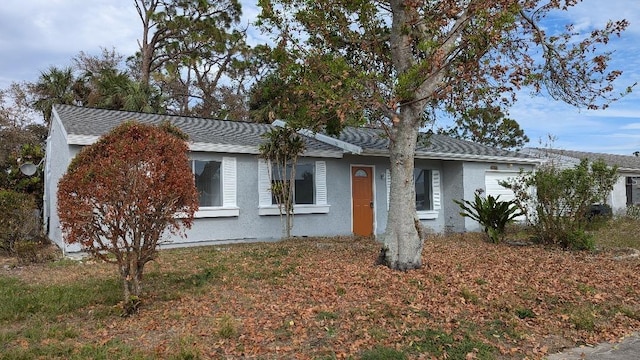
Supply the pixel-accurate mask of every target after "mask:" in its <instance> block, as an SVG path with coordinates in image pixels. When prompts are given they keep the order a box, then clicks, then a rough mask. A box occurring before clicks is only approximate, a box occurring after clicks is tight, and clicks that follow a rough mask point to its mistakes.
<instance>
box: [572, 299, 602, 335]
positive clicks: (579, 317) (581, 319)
mask: <svg viewBox="0 0 640 360" xmlns="http://www.w3.org/2000/svg"><path fill="white" fill-rule="evenodd" d="M568 315H569V321H571V323H572V324H573V326H575V328H576V329H577V330H586V331H594V330H595V329H596V314H595V309H594V308H593V306H590V305H580V306H575V307H571V308H569V309H568Z"/></svg>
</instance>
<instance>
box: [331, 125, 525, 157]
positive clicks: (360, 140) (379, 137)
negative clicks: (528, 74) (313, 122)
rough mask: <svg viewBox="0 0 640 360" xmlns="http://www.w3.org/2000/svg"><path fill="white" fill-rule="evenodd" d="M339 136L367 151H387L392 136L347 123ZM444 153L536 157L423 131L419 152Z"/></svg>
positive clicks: (472, 155)
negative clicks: (428, 133) (350, 125)
mask: <svg viewBox="0 0 640 360" xmlns="http://www.w3.org/2000/svg"><path fill="white" fill-rule="evenodd" d="M337 139H339V140H341V141H344V142H347V143H351V144H353V145H357V146H359V147H361V148H362V149H363V152H364V153H367V152H368V153H380V152H386V151H388V146H389V139H388V137H387V136H386V133H385V132H384V130H382V129H375V128H355V127H347V128H345V129H344V130H343V131H342V133H341V134H340V135H339V136H337ZM443 155H445V156H446V155H450V156H463V157H464V156H466V157H477V158H479V159H482V158H485V159H489V158H509V159H510V160H513V159H522V160H523V161H537V159H535V158H533V157H530V156H528V155H526V154H521V153H519V152H515V151H508V150H502V149H497V148H493V147H490V146H485V145H482V144H478V143H474V142H471V141H465V140H460V139H455V138H452V137H449V136H445V135H439V134H430V135H427V134H425V133H422V134H421V136H420V139H419V141H418V145H417V149H416V156H418V157H425V158H435V157H442V156H443Z"/></svg>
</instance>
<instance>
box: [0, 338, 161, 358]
mask: <svg viewBox="0 0 640 360" xmlns="http://www.w3.org/2000/svg"><path fill="white" fill-rule="evenodd" d="M15 359H69V360H83V359H95V360H110V359H132V360H145V359H150V357H147V356H145V355H144V354H142V353H141V352H139V351H138V350H136V349H134V348H133V347H131V346H128V345H125V344H123V343H121V342H119V341H115V340H112V341H109V342H107V343H106V344H101V345H97V344H84V345H77V344H73V343H66V342H56V343H48V344H46V345H42V344H39V343H34V344H31V345H30V346H29V347H28V348H22V347H19V346H15V347H9V346H5V347H4V348H3V351H2V352H1V353H0V360H15Z"/></svg>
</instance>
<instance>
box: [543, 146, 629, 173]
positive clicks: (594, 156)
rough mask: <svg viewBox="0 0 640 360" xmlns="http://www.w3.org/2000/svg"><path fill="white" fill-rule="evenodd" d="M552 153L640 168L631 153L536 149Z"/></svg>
mask: <svg viewBox="0 0 640 360" xmlns="http://www.w3.org/2000/svg"><path fill="white" fill-rule="evenodd" d="M538 150H541V151H546V152H549V153H552V154H557V155H563V156H568V157H572V158H575V159H578V160H582V159H589V161H595V160H599V159H602V160H603V161H604V162H605V163H606V164H607V165H609V166H618V167H619V168H622V169H631V170H640V157H638V156H632V155H616V154H602V153H593V152H586V151H573V150H559V149H538Z"/></svg>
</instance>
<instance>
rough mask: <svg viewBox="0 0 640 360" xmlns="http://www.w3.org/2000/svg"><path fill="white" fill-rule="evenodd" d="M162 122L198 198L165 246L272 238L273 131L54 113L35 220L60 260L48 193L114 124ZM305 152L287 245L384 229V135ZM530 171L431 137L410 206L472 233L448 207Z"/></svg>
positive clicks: (340, 139) (313, 146) (340, 140)
mask: <svg viewBox="0 0 640 360" xmlns="http://www.w3.org/2000/svg"><path fill="white" fill-rule="evenodd" d="M128 120H135V121H138V122H142V123H150V124H159V123H161V122H162V121H169V122H170V123H172V124H173V125H175V126H177V127H178V128H180V129H182V130H183V131H184V132H185V133H187V134H188V135H189V147H190V151H191V152H190V159H191V161H192V168H193V172H194V177H195V182H196V186H197V188H198V191H199V193H200V210H199V211H198V212H197V213H196V214H195V217H196V219H195V221H194V223H193V226H192V228H191V229H190V230H188V232H187V238H174V239H170V240H171V241H172V244H173V246H185V245H188V244H215V243H223V242H233V241H260V240H268V239H278V238H280V237H281V234H282V227H281V219H280V217H279V210H278V207H277V205H276V204H274V203H273V199H272V196H271V194H270V190H269V188H270V186H269V178H268V164H267V163H266V162H265V161H264V160H262V159H259V157H258V154H259V151H258V147H259V145H260V144H261V142H262V141H264V139H263V138H262V135H263V134H264V133H266V132H268V131H269V130H270V129H272V128H273V127H274V126H277V124H276V125H269V124H257V123H250V122H240V121H226V120H212V119H202V118H192V117H182V116H170V115H158V114H146V113H135V112H126V111H114V110H104V109H95V108H84V107H76V106H70V105H55V106H54V107H53V116H52V120H51V128H50V132H49V136H48V139H47V151H46V161H45V195H44V221H45V228H46V229H47V232H48V236H49V237H50V238H51V240H53V241H54V242H55V243H56V244H58V245H59V246H60V247H62V248H63V250H64V251H66V252H74V251H79V250H80V249H79V248H78V247H77V246H70V245H66V244H65V243H64V234H63V233H62V230H61V228H60V221H59V218H58V215H57V212H56V206H57V197H56V195H57V184H58V181H59V180H60V178H61V177H62V176H63V174H64V173H65V171H66V169H67V167H68V165H69V163H70V162H71V160H72V159H73V157H74V156H75V155H76V154H77V153H78V151H80V149H81V148H82V147H83V146H87V145H90V144H93V143H94V142H95V141H96V140H98V138H99V137H100V136H101V135H103V134H106V133H107V132H109V131H110V130H111V129H112V128H114V127H115V126H117V125H118V124H120V123H122V122H124V121H128ZM301 133H302V135H303V136H304V139H305V142H306V148H307V149H306V151H305V153H304V154H303V156H302V157H301V158H300V160H299V161H298V165H297V171H296V174H297V175H296V176H297V178H298V179H297V180H296V182H295V186H296V189H295V192H296V194H295V197H296V199H295V201H296V205H295V214H296V216H295V218H294V227H293V231H292V235H293V236H334V235H350V234H358V235H378V234H381V233H383V232H384V230H385V227H386V221H387V216H386V214H387V209H388V205H387V204H388V194H389V191H388V188H389V157H388V150H387V148H388V141H389V140H388V139H387V138H386V137H385V136H384V131H382V130H379V129H373V128H356V127H347V128H345V129H344V131H343V132H342V133H341V134H340V135H339V136H336V137H332V136H328V135H324V134H314V133H311V132H308V131H307V132H305V131H302V132H301ZM538 162H539V159H537V158H532V157H529V156H527V155H523V154H520V153H516V152H510V151H505V150H500V149H495V148H491V147H487V146H483V145H479V144H476V143H472V142H468V141H462V140H458V139H453V138H450V137H446V136H441V135H436V134H433V135H431V136H430V137H429V140H428V142H427V143H423V142H420V144H419V145H418V148H417V150H416V154H415V166H416V170H415V180H416V181H415V183H416V184H415V187H416V206H417V209H418V214H419V216H420V218H421V219H422V221H423V223H424V225H425V226H426V227H428V228H431V229H432V230H433V231H436V232H443V231H458V232H461V231H473V230H477V229H478V228H479V227H478V224H477V223H476V222H475V221H473V220H470V219H468V218H464V217H462V216H460V215H459V208H458V206H457V205H456V204H455V203H454V202H453V201H452V200H453V199H473V196H474V192H475V190H476V189H479V188H482V189H485V190H486V192H487V193H488V194H494V195H497V194H498V193H503V192H504V189H503V188H502V187H500V186H499V185H498V181H500V180H502V179H505V178H508V177H511V176H516V175H517V174H518V172H519V171H520V169H521V168H524V169H525V170H531V169H533V167H534V166H535V165H536V164H537V163H538Z"/></svg>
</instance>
